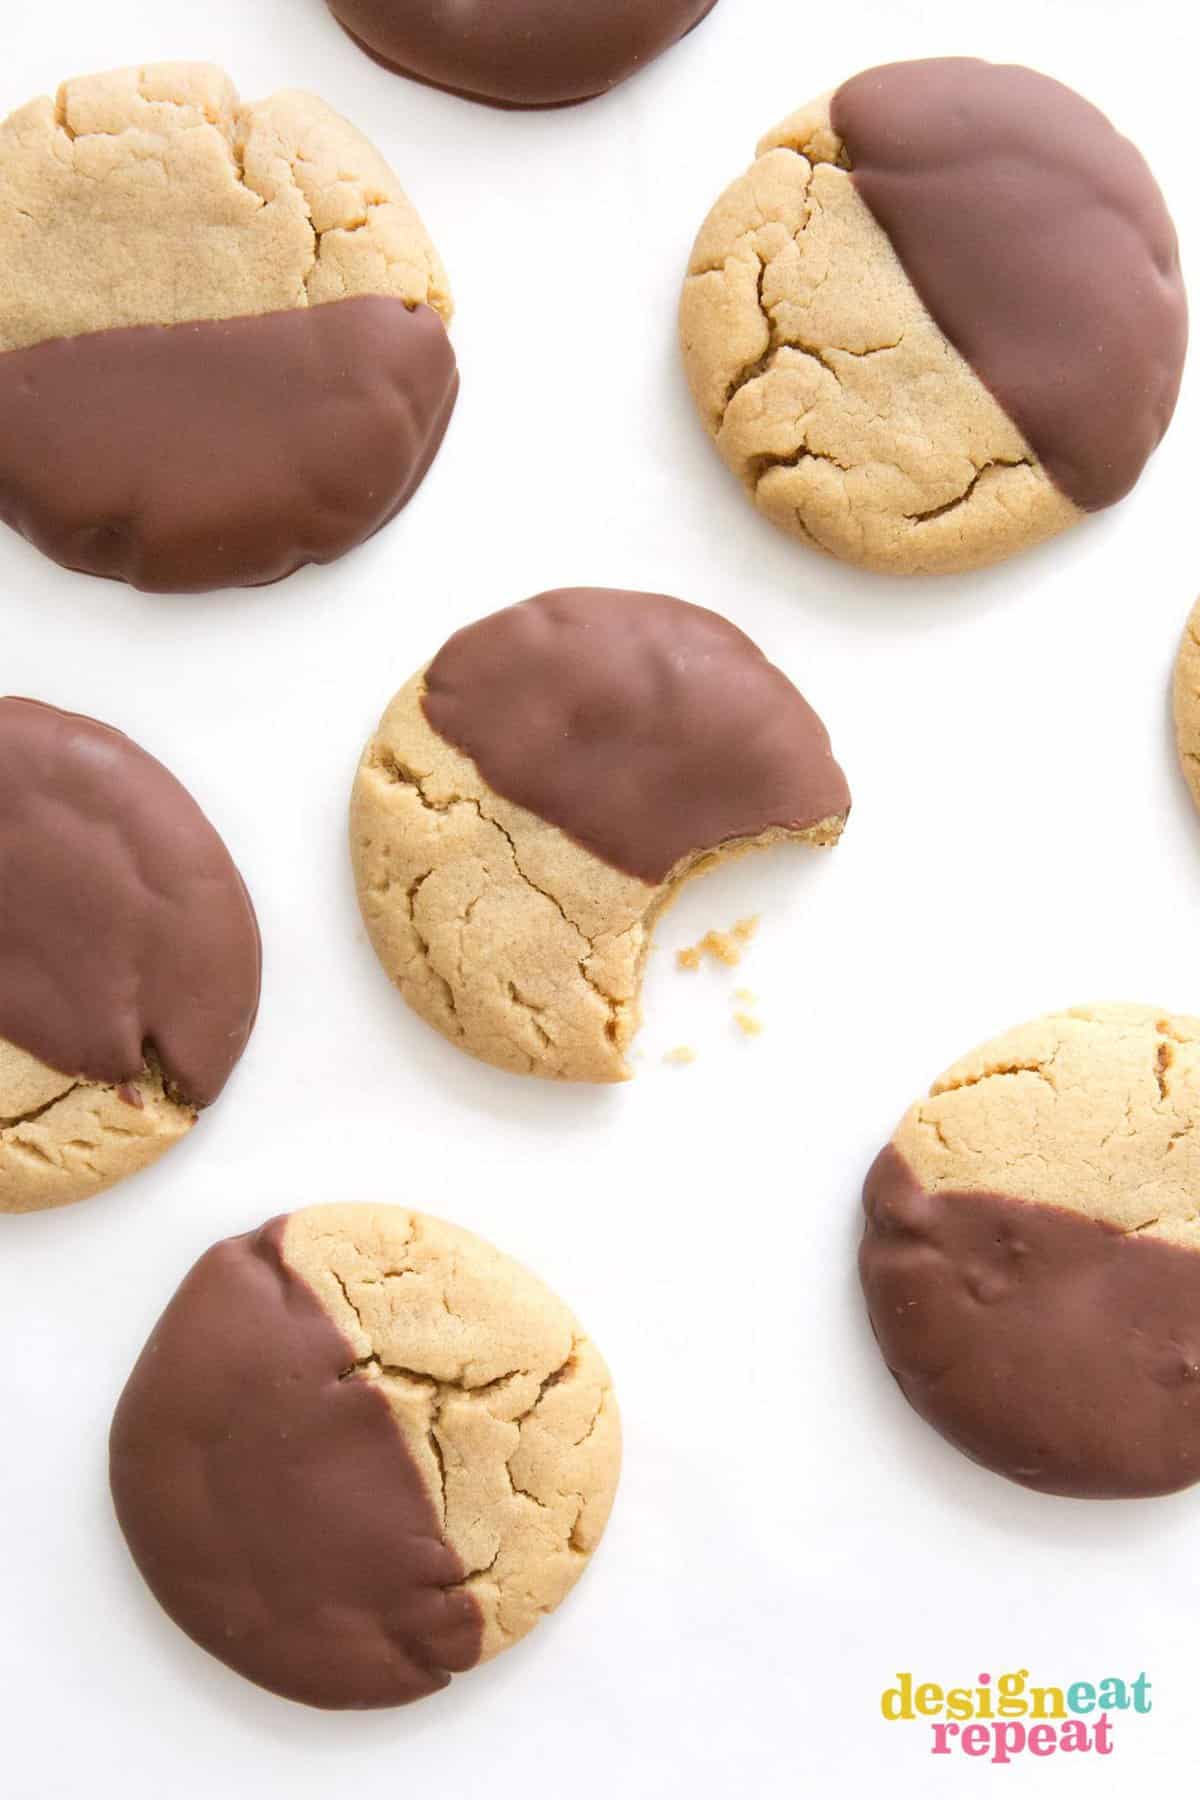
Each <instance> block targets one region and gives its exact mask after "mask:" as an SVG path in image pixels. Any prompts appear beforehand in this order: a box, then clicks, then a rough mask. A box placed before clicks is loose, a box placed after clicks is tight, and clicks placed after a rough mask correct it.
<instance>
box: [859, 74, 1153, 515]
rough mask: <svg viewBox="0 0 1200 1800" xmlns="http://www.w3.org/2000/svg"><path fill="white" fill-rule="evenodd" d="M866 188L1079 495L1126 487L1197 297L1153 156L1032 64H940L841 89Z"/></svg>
mask: <svg viewBox="0 0 1200 1800" xmlns="http://www.w3.org/2000/svg"><path fill="white" fill-rule="evenodd" d="M831 116H832V121H833V126H834V129H835V131H836V132H837V133H838V135H839V137H840V138H841V139H842V141H843V143H844V144H845V147H846V150H847V153H848V155H849V158H850V163H851V167H852V169H853V180H854V184H855V186H856V187H857V189H858V191H859V193H860V194H861V195H862V197H863V199H864V201H865V202H866V204H867V206H868V207H869V208H870V210H871V212H872V213H873V214H874V216H875V218H876V219H877V220H878V222H879V224H880V225H881V226H882V227H883V229H884V231H886V233H887V235H888V237H889V238H890V239H891V242H892V244H893V246H894V248H895V250H896V253H897V255H898V256H899V258H900V261H901V263H902V264H903V265H904V268H905V270H906V272H907V274H908V276H909V279H910V280H911V282H912V284H913V286H914V287H915V288H916V290H917V293H918V294H919V295H920V297H921V299H922V300H923V301H924V303H925V306H926V307H927V308H928V310H929V312H930V313H931V315H932V316H933V318H934V319H935V320H936V322H937V323H938V325H940V327H941V329H942V330H943V331H944V332H945V334H946V336H947V337H948V338H949V340H950V342H951V343H952V344H953V345H954V346H955V348H956V349H957V350H958V351H959V352H960V353H961V354H962V356H963V357H964V358H965V359H966V361H967V362H968V363H970V365H971V367H972V368H973V369H974V370H975V373H976V374H977V375H978V376H979V377H980V379H981V380H982V381H983V382H984V384H985V385H986V386H987V387H988V388H989V389H990V390H991V392H992V393H993V394H994V396H995V397H996V399H997V400H998V401H999V403H1000V405H1001V406H1002V407H1003V408H1004V410H1005V412H1006V413H1007V414H1008V416H1009V417H1010V418H1011V419H1012V420H1013V421H1014V423H1015V424H1016V425H1017V426H1018V427H1019V428H1020V430H1021V432H1022V433H1023V435H1024V436H1025V438H1026V439H1027V441H1028V442H1029V444H1030V445H1031V446H1032V448H1033V450H1034V451H1035V452H1036V454H1037V456H1038V457H1039V458H1040V460H1041V462H1042V464H1043V465H1044V467H1045V469H1046V471H1047V473H1048V474H1049V475H1050V477H1051V479H1052V480H1053V481H1054V482H1055V483H1056V485H1057V486H1058V487H1059V488H1060V490H1061V491H1062V492H1063V493H1064V494H1065V495H1066V496H1067V498H1068V499H1070V500H1072V501H1074V503H1075V504H1076V505H1077V506H1079V507H1081V508H1083V509H1084V510H1085V511H1095V510H1096V509H1097V508H1099V507H1103V506H1110V505H1111V504H1112V503H1113V502H1114V501H1115V500H1119V499H1120V498H1121V497H1122V495H1123V494H1126V493H1128V491H1129V489H1130V488H1131V487H1132V486H1133V484H1134V482H1135V481H1136V480H1137V478H1138V476H1139V475H1140V473H1141V471H1142V468H1143V466H1144V464H1145V462H1146V459H1147V457H1148V456H1149V455H1150V453H1151V451H1152V450H1153V449H1154V447H1155V445H1156V444H1157V443H1158V441H1159V439H1160V438H1161V437H1162V435H1163V432H1164V431H1165V430H1166V428H1167V426H1168V424H1169V423H1170V420H1171V414H1172V413H1173V411H1174V409H1175V401H1176V398H1177V396H1178V393H1179V383H1180V377H1181V375H1182V372H1183V361H1184V354H1185V351H1186V348H1187V301H1186V298H1185V295H1184V290H1183V281H1182V277H1181V275H1180V270H1179V250H1178V245H1177V243H1176V239H1175V229H1174V227H1173V225H1172V224H1171V219H1170V216H1169V214H1168V212H1167V209H1166V206H1165V204H1164V202H1163V198H1162V195H1161V194H1160V192H1159V190H1158V187H1157V185H1156V183H1155V181H1154V177H1153V176H1152V175H1151V173H1150V171H1149V169H1148V168H1147V167H1146V164H1145V162H1144V161H1143V160H1142V157H1141V155H1140V153H1139V152H1138V151H1137V150H1136V149H1135V148H1134V146H1133V145H1132V144H1131V143H1129V142H1128V140H1127V139H1126V138H1123V137H1120V136H1119V135H1118V134H1117V132H1116V131H1114V130H1113V127H1112V126H1111V125H1110V124H1109V122H1108V120H1107V119H1106V118H1105V117H1104V115H1103V113H1101V112H1098V111H1097V110H1096V108H1095V107H1094V106H1091V105H1089V103H1088V102H1087V101H1086V100H1083V99H1081V98H1080V96H1079V95H1078V94H1075V93H1073V92H1072V91H1071V89H1070V88H1066V87H1063V86H1062V85H1061V84H1060V83H1059V82H1057V81H1051V80H1050V79H1049V77H1048V76H1045V75H1038V74H1035V73H1034V71H1033V70H1031V69H1022V68H1016V67H1006V66H1001V65H998V64H993V63H985V62H978V61H975V60H974V59H972V58H968V57H943V58H937V59H934V60H932V61H929V62H907V63H892V64H889V65H886V66H884V67H882V68H878V69H869V70H868V71H867V72H866V73H865V74H863V75H857V76H855V78H854V79H853V80H852V81H848V82H847V83H846V85H845V86H844V87H842V88H840V89H839V90H838V92H837V93H836V94H835V95H834V98H833V104H832V111H831Z"/></svg>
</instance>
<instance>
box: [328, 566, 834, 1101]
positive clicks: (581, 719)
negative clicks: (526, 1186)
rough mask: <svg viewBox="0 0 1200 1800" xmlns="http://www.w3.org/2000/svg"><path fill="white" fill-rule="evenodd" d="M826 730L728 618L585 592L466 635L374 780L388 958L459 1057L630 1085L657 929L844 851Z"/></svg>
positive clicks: (432, 676)
mask: <svg viewBox="0 0 1200 1800" xmlns="http://www.w3.org/2000/svg"><path fill="white" fill-rule="evenodd" d="M849 809H850V792H849V789H848V787H847V785H846V779H845V776H844V775H843V774H842V771H841V769H840V768H839V767H838V765H837V763H836V762H835V761H834V757H833V752H832V750H831V748H830V744H829V737H828V734H827V733H826V730H825V727H824V726H823V725H822V723H821V721H820V719H819V718H818V717H817V715H816V713H815V712H814V711H813V710H812V708H811V707H810V706H809V705H808V703H807V701H806V700H805V699H804V698H803V696H802V695H801V694H800V693H799V692H798V691H797V690H796V688H795V687H793V685H792V683H791V682H790V681H789V680H788V678H787V676H786V675H784V674H783V673H782V672H781V671H780V670H779V669H777V668H776V667H775V666H774V665H773V664H772V663H770V662H768V661H767V659H766V657H765V656H764V655H763V653H762V651H761V650H759V648H758V647H757V645H755V644H753V643H752V642H751V640H750V639H749V638H748V637H746V636H745V634H744V633H743V632H741V631H739V630H738V629H737V627H736V626H735V625H731V624H730V623H729V621H728V620H727V619H723V618H721V617H720V616H719V615H718V614H717V613H713V612H708V611H706V610H705V609H704V608H703V607H699V606H691V605H689V604H687V603H686V602H685V601H682V600H675V599H672V598H671V597H670V596H668V595H665V594H639V593H627V592H624V591H621V590H615V589H611V588H566V589H562V590H559V591H556V592H552V593H547V594H539V595H537V596H536V597H535V598H534V599H532V600H526V601H522V602H521V603H520V604H519V605H517V606H510V607H508V608H506V609H505V610H504V611H503V612H498V613H493V614H491V616H490V617H488V618H485V619H481V620H479V621H478V622H477V623H476V624H474V625H469V626H467V627H466V628H465V629H464V630H462V631H459V632H457V633H456V634H455V635H454V636H453V637H452V638H451V639H450V640H449V642H448V643H447V644H445V645H444V646H443V648H442V649H441V650H440V651H439V652H438V654H437V656H436V657H435V658H434V659H433V661H432V663H430V665H429V666H428V668H426V669H423V670H421V671H420V672H419V673H418V674H416V675H415V676H413V678H412V679H411V680H410V681H409V682H408V683H407V684H406V685H405V686H404V687H403V688H402V689H401V690H400V692H399V693H398V694H397V695H396V697H395V699H394V700H393V701H392V703H391V705H390V706H389V707H388V709H387V711H386V712H385V714H384V716H383V719H382V720H381V722H380V725H379V729H378V731H377V732H376V733H375V735H374V737H373V738H372V739H371V741H370V743H369V744H368V745H367V748H366V750H365V752H364V754H363V758H362V762H361V764H360V766H359V771H358V778H357V780H356V782H355V786H354V795H353V801H352V806H351V851H352V855H353V859H354V870H355V876H356V880H357V884H358V896H359V904H360V906H361V908H362V913H363V918H364V920H365V921H366V925H367V929H368V932H369V933H370V936H371V941H372V943H373V945H374V947H375V950H376V953H377V954H378V956H379V958H380V961H381V962H382V963H383V966H384V968H385V969H386V970H387V972H388V974H389V975H390V976H391V978H392V980H393V981H394V982H395V983H396V985H397V986H398V987H399V989H400V991H401V993H402V994H403V995H404V998H405V999H406V1000H407V1001H408V1003H409V1005H410V1006H412V1007H413V1008H415V1010H416V1011H417V1012H419V1013H420V1014H421V1015H422V1017H424V1018H425V1019H427V1020H428V1021H429V1022H430V1024H432V1025H434V1026H436V1027H437V1029H438V1030H439V1031H441V1032H442V1033H443V1034H444V1035H445V1036H446V1037H447V1038H449V1039H450V1040H451V1042H453V1043H455V1044H457V1045H458V1046H459V1047H460V1048H462V1049H464V1050H468V1051H470V1052H471V1054H472V1055H475V1056H478V1057H481V1058H482V1059H483V1060H484V1061H485V1062H491V1063H495V1064H497V1065H498V1066H499V1067H500V1068H505V1069H511V1070H514V1071H516V1072H518V1073H521V1074H530V1075H543V1076H548V1077H551V1078H553V1079H557V1080H567V1081H621V1080H624V1079H625V1078H626V1077H627V1076H628V1075H629V1074H630V1069H629V1067H628V1064H627V1062H626V1058H625V1052H626V1050H627V1048H628V1046H629V1043H630V1040H631V1039H632V1037H633V1034H634V1032H635V1031H636V1029H637V1026H638V1022H639V1019H640V1009H639V992H640V988H641V982H642V973H643V969H644V965H645V960H646V955H647V952H648V950H649V947H650V941H651V937H652V934H653V930H654V926H655V923H656V921H657V920H658V918H659V916H660V914H661V913H662V911H663V910H664V908H665V907H666V906H667V905H669V904H670V902H671V900H672V899H674V897H675V895H676V894H677V893H678V891H679V888H680V885H681V884H682V882H684V881H685V880H687V879H689V878H690V877H691V876H694V875H697V874H700V873H702V872H703V871H704V870H705V869H708V868H711V867H713V866H714V865H715V864H716V863H717V862H719V861H721V860H722V859H723V858H726V857H730V856H733V855H736V854H738V853H739V852H741V851H745V850H751V849H755V848H758V847H765V846H768V845H772V844H777V843H785V842H790V843H803V844H809V845H817V846H822V845H831V844H834V843H836V841H837V839H838V838H839V837H840V835H841V832H842V827H843V826H844V824H845V822H846V817H847V814H848V812H849Z"/></svg>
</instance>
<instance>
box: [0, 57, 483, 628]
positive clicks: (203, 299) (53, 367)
mask: <svg viewBox="0 0 1200 1800" xmlns="http://www.w3.org/2000/svg"><path fill="white" fill-rule="evenodd" d="M0 252H2V254H0V519H3V520H4V521H5V523H7V524H9V525H11V526H13V527H14V528H15V529H16V530H17V531H19V532H21V533H22V534H23V535H24V536H25V537H27V538H28V539H29V540H30V542H31V543H33V544H35V545H36V546H37V547H38V548H39V549H40V550H42V551H44V552H45V554H46V555H47V556H50V557H52V558H53V559H54V560H55V561H56V562H60V563H63V564H64V565H65V566H66V567H68V568H71V569H79V570H83V571H85V572H87V573H88V574H92V575H107V576H112V577H116V578H118V579H120V580H124V581H128V582H130V583H131V584H132V585H133V586H134V587H139V588H146V589H150V590H153V591H157V592H164V593H165V592H181V593H182V592H196V591H200V590H204V589H209V588H220V587H244V586H254V585H258V584H261V583H266V582H273V581H278V580H280V579H281V578H282V577H283V576H286V575H289V574H291V573H292V572H293V571H294V570H296V569H298V568H300V567H301V566H302V565H303V564H305V563H326V562H330V561H332V560H333V559H334V558H335V557H338V556H341V555H343V554H344V553H345V552H346V551H348V550H350V549H352V548H353V547H354V546H355V545H356V544H358V543H361V542H362V540H363V539H364V538H367V537H369V536H370V535H371V534H372V533H373V532H375V531H377V530H378V529H379V528H380V527H381V526H382V525H385V524H386V523H387V522H388V520H389V519H391V518H392V517H393V516H394V515H395V514H396V513H397V512H398V511H399V509H400V508H401V507H402V506H403V505H404V504H405V502H406V501H407V500H408V499H409V497H410V496H411V495H412V494H413V492H414V491H415V489H416V488H417V486H418V485H419V483H420V482H421V480H422V478H423V476H424V474H425V472H426V470H427V468H428V467H429V464H430V462H431V461H432V458H433V456H434V454H435V453H436V451H437V448H438V445H439V444H440V442H441V438H442V434H443V432H444V431H445V429H446V425H447V423H448V420H449V417H450V413H451V410H452V408H453V405H454V400H455V395H456V393H457V386H458V376H457V369H456V365H455V359H454V352H453V350H452V349H451V346H450V340H449V338H448V337H447V335H446V324H447V323H448V321H449V319H450V314H451V303H450V295H449V290H448V288H447V285H446V278H445V274H444V272H443V270H442V266H441V263H440V261H439V259H438V256H437V253H436V251H435V250H434V248H433V246H432V244H431V243H430V241H429V238H428V236H427V235H426V232H425V229H424V227H423V226H422V224H421V222H420V220H419V219H418V217H417V215H416V213H415V212H414V211H413V208H412V206H411V205H410V204H409V202H408V200H407V199H406V198H405V196H404V194H403V193H402V191H401V189H400V187H399V185H398V184H397V182H396V178H395V176H394V175H393V174H392V172H391V170H390V169H389V168H388V166H387V164H386V163H385V162H384V161H383V159H382V157H380V156H379V155H378V153H377V152H376V151H375V150H373V149H372V147H371V146H370V145H369V144H368V143H367V142H366V140H365V139H364V138H362V137H361V136H360V135H359V133H358V132H357V131H355V130H354V128H353V127H352V126H351V125H349V124H347V123H346V121H345V120H344V119H341V118H339V117H338V115H337V114H336V113H335V112H333V111H331V110H330V108H329V107H327V106H326V105H325V104H324V103H323V102H322V101H320V100H317V99H315V98H314V97H313V96H311V95H307V94H297V93H280V94H276V95H274V96H273V98H271V99H269V100H265V101H260V102H258V103H256V104H252V105H250V104H244V103H242V102H241V101H240V100H239V99H238V96H237V94H236V92H235V91H234V88H233V86H232V84H231V83H230V81H229V79H228V77H227V76H225V75H224V74H222V73H221V71H220V70H219V69H215V68H212V67H210V66H208V65H206V64H192V63H169V64H162V65H159V66H157V67H150V68H142V69H122V70H117V71H115V72H114V73H112V74H105V75H93V76H88V77H85V78H83V79H81V80H78V81H69V82H67V83H66V84H65V85H64V86H63V88H62V89H61V90H60V91H59V94H58V97H57V99H56V100H50V99H48V98H43V99H40V100H34V101H32V102H31V103H30V104H29V105H28V106H25V107H23V108H22V109H21V110H20V111H19V112H16V113H14V114H13V115H12V117H11V118H9V119H8V120H6V121H5V123H4V124H3V125H0Z"/></svg>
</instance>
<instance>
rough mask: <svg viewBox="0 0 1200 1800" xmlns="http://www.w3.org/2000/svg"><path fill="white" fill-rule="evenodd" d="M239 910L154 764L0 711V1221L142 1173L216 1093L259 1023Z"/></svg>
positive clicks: (37, 719)
mask: <svg viewBox="0 0 1200 1800" xmlns="http://www.w3.org/2000/svg"><path fill="white" fill-rule="evenodd" d="M259 968H260V949H259V936H258V927H257V924H256V922H255V917H254V909H253V907H252V906H251V904H250V897H249V895H248V894H247V892H246V887H245V884H244V882H243V881H242V878H241V876H240V875H239V874H238V871H237V869H236V868H235V866H234V864H233V860H232V858H231V857H230V855H229V852H228V850H227V849H226V848H225V845H224V844H223V843H222V841H221V839H220V838H219V837H218V835H217V833H216V831H215V830H214V828H213V826H212V825H211V824H210V823H209V821H208V820H207V819H206V818H205V816H204V814H203V813H202V812H201V811H200V808H199V807H198V806H197V805H196V802H195V801H194V800H193V799H192V797H191V795H190V794H189V793H188V792H187V791H186V789H185V788H183V787H182V786H181V785H180V783H179V782H178V781H176V779H175V777H174V776H173V775H171V774H170V773H169V772H168V770H166V769H164V768H163V766H162V764H161V763H159V762H156V761H155V759H154V758H153V757H152V756H148V755H147V753H146V752H145V751H144V750H141V749H139V748H138V746H137V745H136V744H135V743H133V742H132V741H131V740H130V739H129V738H127V737H125V736H123V734H122V733H121V732H119V731H114V730H113V729H112V727H111V726H108V725H101V724H99V723H98V722H97V721H96V720H95V719H87V718H83V717H81V716H80V715H78V714H76V713H67V712H59V711H58V710H57V709H56V708H55V707H52V706H43V705H40V704H39V703H38V702H36V701H33V700H12V699H9V700H0V1213H6V1212H8V1213H14V1212H33V1211H36V1210H38V1209H39V1208H42V1207H51V1206H64V1205H66V1204H67V1203H68V1202H69V1201H73V1200H82V1199H84V1198H86V1197H87V1196H88V1195H91V1194H96V1193H99V1192H100V1190H101V1189H103V1188H106V1187H110V1186H111V1185H112V1184H113V1182H115V1181H119V1180H120V1179H121V1178H122V1177H123V1176H125V1175H131V1174H133V1173H134V1172H135V1171H136V1170H138V1169H140V1168H143V1167H145V1165H146V1164H147V1163H150V1162H153V1161H154V1160H155V1158H156V1157H158V1156H160V1155H161V1154H162V1152H163V1151H164V1150H166V1149H169V1148H170V1146H171V1145H172V1144H174V1143H175V1142H177V1140H178V1139H179V1138H181V1137H183V1136H184V1135H185V1134H186V1133H187V1132H188V1131H190V1129H191V1127H192V1126H193V1125H194V1124H195V1122H196V1117H197V1114H198V1112H199V1111H200V1110H201V1109H202V1108H204V1107H206V1106H210V1105H211V1104H212V1103H213V1101H214V1100H216V1099H217V1098H218V1096H219V1095H220V1093H221V1090H222V1088H223V1087H224V1086H225V1083H226V1081H227V1080H228V1079H229V1077H230V1075H231V1074H232V1072H233V1069H234V1066H235V1065H236V1063H237V1061H238V1058H239V1057H240V1056H241V1053H242V1050H243V1049H244V1047H245V1044H246V1040H247V1038H248V1037H249V1035H250V1031H251V1028H252V1026H253V1024H254V1019H255V1015H256V1013H257V1010H258V990H259Z"/></svg>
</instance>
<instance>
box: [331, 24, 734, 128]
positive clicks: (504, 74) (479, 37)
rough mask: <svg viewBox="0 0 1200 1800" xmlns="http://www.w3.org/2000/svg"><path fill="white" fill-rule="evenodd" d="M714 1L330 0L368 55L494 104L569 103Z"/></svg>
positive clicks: (591, 92) (678, 31)
mask: <svg viewBox="0 0 1200 1800" xmlns="http://www.w3.org/2000/svg"><path fill="white" fill-rule="evenodd" d="M715 4H716V0H566V3H564V0H329V6H330V10H331V11H332V12H333V14H334V17H335V18H337V19H338V20H339V21H340V23H341V24H342V25H344V26H345V28H346V30H347V31H348V32H349V33H350V35H351V37H353V38H354V39H355V41H356V42H357V43H358V44H359V45H360V46H361V47H362V48H363V49H364V50H366V51H367V52H368V53H369V54H370V55H371V56H373V57H374V58H375V60H376V61H377V62H381V63H383V64H384V65H385V66H386V67H387V68H390V69H393V70H395V71H396V73H397V74H400V75H409V76H412V77H413V78H414V79H415V80H417V81H424V82H427V83H429V84H430V86H432V87H440V88H446V89H448V90H449V91H450V92H451V93H454V94H461V95H464V96H465V97H466V98H467V99H470V100H484V101H488V102H490V103H491V104H492V105H493V106H513V107H537V106H569V105H571V104H572V103H573V102H574V101H577V100H591V99H594V98H595V97H596V95H598V94H603V93H606V92H607V91H608V89H609V88H612V87H615V86H616V85H617V83H618V82H620V81H624V80H625V79H626V78H627V77H628V76H630V75H634V74H636V73H637V71H638V70H639V69H640V68H643V67H644V66H645V64H646V63H648V62H652V61H653V59H654V58H655V57H656V56H658V55H660V54H661V52H662V51H664V50H666V49H669V47H670V46H671V45H672V44H674V43H676V42H677V41H678V39H679V38H681V37H685V36H686V35H687V33H688V32H689V31H691V30H692V29H693V27H695V26H696V25H698V24H699V23H700V21H701V19H703V18H705V17H706V15H707V14H708V13H710V12H711V11H712V9H713V6H714V5H715Z"/></svg>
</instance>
